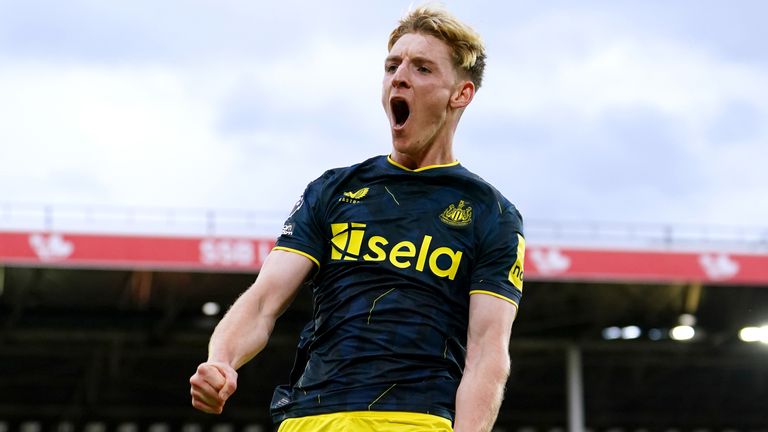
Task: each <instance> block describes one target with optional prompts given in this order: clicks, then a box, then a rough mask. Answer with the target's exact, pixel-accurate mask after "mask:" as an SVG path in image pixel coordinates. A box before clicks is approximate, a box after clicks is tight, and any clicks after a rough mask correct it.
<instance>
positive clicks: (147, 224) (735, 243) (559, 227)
mask: <svg viewBox="0 0 768 432" xmlns="http://www.w3.org/2000/svg"><path fill="white" fill-rule="evenodd" d="M285 217H286V214H285V212H278V211H265V210H253V211H250V210H210V209H190V208H186V209H178V208H154V207H118V206H89V205H62V204H55V205H51V204H16V203H13V204H10V203H5V204H3V203H0V231H59V232H70V233H102V234H103V233H109V234H126V235H139V234H147V235H170V236H222V237H226V236H244V237H265V236H266V237H275V236H277V235H278V234H279V233H280V230H281V228H282V224H283V221H284V219H285ZM525 234H526V238H527V241H528V244H530V245H535V244H540V245H541V244H543V245H558V246H578V247H605V246H611V247H629V248H653V249H676V250H677V249H702V248H708V249H723V250H731V251H733V250H736V251H754V252H758V253H766V252H768V226H767V227H744V226H716V225H691V224H687V225H686V224H652V223H646V224H644V223H622V222H605V221H603V222H588V221H555V220H535V219H534V220H530V219H528V220H526V221H525Z"/></svg>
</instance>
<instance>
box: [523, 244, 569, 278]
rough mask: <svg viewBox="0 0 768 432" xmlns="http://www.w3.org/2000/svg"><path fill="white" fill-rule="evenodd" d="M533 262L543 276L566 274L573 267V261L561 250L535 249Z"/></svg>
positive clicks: (532, 257)
mask: <svg viewBox="0 0 768 432" xmlns="http://www.w3.org/2000/svg"><path fill="white" fill-rule="evenodd" d="M531 260H533V264H534V265H535V266H536V269H537V270H539V272H540V273H541V274H543V275H556V274H560V273H565V272H566V271H568V269H569V268H570V267H571V259H570V258H569V257H568V256H567V255H563V253H562V252H561V251H560V250H559V249H554V248H553V249H534V250H532V251H531Z"/></svg>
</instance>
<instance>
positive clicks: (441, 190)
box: [272, 156, 525, 422]
mask: <svg viewBox="0 0 768 432" xmlns="http://www.w3.org/2000/svg"><path fill="white" fill-rule="evenodd" d="M275 249H279V250H287V251H291V252H295V253H299V254H301V255H304V256H306V257H307V258H309V259H311V260H312V261H313V262H314V263H315V264H316V265H317V267H318V268H317V271H316V273H315V274H314V276H313V280H312V282H313V283H312V287H313V288H312V290H313V299H314V311H313V319H312V321H311V322H310V323H309V324H308V325H307V326H306V327H305V329H304V331H303V332H302V335H301V337H300V340H299V346H298V351H297V355H296V362H295V364H294V368H293V371H292V372H291V375H290V381H289V383H288V384H287V385H284V386H280V387H278V388H277V389H276V390H275V394H274V397H273V400H272V415H273V419H274V420H275V421H276V422H279V421H281V420H283V419H285V418H288V417H302V416H307V415H316V414H325V413H330V412H344V411H360V410H381V411H407V412H421V413H428V414H434V415H438V416H442V417H445V418H448V419H450V420H453V416H454V411H455V409H454V405H455V397H456V390H457V387H458V385H459V381H460V380H461V376H462V370H463V366H464V359H465V353H466V339H467V326H468V321H469V297H470V295H473V294H486V295H492V296H496V297H499V298H501V299H504V300H506V301H509V302H511V303H514V304H515V305H517V304H518V303H519V301H520V298H521V295H522V289H523V258H524V251H525V240H524V238H523V228H522V219H521V216H520V213H519V212H518V211H517V209H516V208H515V207H514V205H512V204H511V203H510V202H509V201H507V199H506V198H504V197H503V196H502V195H501V194H500V193H499V192H498V191H497V190H496V189H495V188H493V187H492V186H490V185H489V184H488V183H486V182H485V181H483V180H482V179H481V178H480V177H478V176H477V175H475V174H473V173H471V172H469V171H468V170H467V169H465V168H464V167H463V166H461V165H460V164H459V163H458V162H455V163H452V164H447V165H437V166H431V167H426V168H421V169H417V170H410V169H408V168H405V167H403V166H401V165H399V164H397V163H396V162H395V161H393V160H392V159H391V158H389V157H386V156H378V157H374V158H371V159H369V160H367V161H365V162H363V163H361V164H358V165H354V166H351V167H348V168H340V169H333V170H329V171H327V172H325V173H324V174H323V175H322V176H321V177H320V178H318V179H317V180H315V181H313V182H312V183H310V184H309V186H307V188H306V190H305V191H304V194H303V195H302V197H301V199H300V200H299V202H297V203H296V206H295V207H294V209H293V211H292V212H291V215H290V216H289V217H288V220H287V221H286V222H285V225H284V226H283V233H282V235H281V236H280V237H279V239H278V240H277V244H276V246H275Z"/></svg>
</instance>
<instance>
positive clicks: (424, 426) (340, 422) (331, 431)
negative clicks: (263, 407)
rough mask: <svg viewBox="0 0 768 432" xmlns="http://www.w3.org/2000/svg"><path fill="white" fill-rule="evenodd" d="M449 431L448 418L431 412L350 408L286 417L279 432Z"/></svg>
mask: <svg viewBox="0 0 768 432" xmlns="http://www.w3.org/2000/svg"><path fill="white" fill-rule="evenodd" d="M414 430H420V431H421V430H423V431H435V432H452V431H453V428H452V427H451V421H450V420H448V419H446V418H443V417H439V416H436V415H433V414H424V413H413V412H402V411H349V412H339V413H331V414H320V415H314V416H307V417H298V418H289V419H286V420H284V421H283V422H282V423H281V424H280V428H279V429H278V432H306V431H312V432H338V431H355V432H404V431H414Z"/></svg>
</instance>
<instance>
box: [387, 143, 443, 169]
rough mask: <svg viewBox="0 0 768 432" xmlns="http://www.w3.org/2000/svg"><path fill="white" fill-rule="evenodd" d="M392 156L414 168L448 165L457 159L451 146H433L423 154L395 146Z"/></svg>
mask: <svg viewBox="0 0 768 432" xmlns="http://www.w3.org/2000/svg"><path fill="white" fill-rule="evenodd" d="M390 157H391V158H392V160H393V161H395V162H397V163H399V164H400V165H402V166H404V167H406V168H408V169H412V170H415V169H419V168H424V167H428V166H434V165H446V164H449V163H453V162H455V161H456V158H454V156H453V151H451V147H450V146H446V147H440V148H438V147H432V148H430V149H428V150H427V151H426V152H424V153H423V154H415V155H413V154H408V153H403V152H399V151H397V149H394V148H393V149H392V154H391V155H390Z"/></svg>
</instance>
